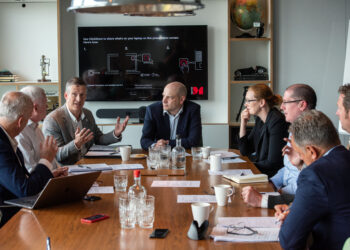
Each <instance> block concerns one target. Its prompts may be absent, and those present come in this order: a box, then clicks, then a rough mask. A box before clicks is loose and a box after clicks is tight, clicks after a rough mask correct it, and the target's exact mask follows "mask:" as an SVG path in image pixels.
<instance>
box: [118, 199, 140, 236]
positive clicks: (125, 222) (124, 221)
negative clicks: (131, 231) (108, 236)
mask: <svg viewBox="0 0 350 250" xmlns="http://www.w3.org/2000/svg"><path fill="white" fill-rule="evenodd" d="M137 203H138V202H137V200H136V198H133V197H128V195H126V194H125V195H122V196H120V197H119V220H120V226H121V228H126V229H127V228H134V227H135V224H136V211H137Z"/></svg>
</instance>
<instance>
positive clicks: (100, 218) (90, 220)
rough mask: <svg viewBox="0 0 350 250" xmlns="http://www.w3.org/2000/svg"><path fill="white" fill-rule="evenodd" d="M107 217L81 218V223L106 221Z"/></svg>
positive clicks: (97, 215)
mask: <svg viewBox="0 0 350 250" xmlns="http://www.w3.org/2000/svg"><path fill="white" fill-rule="evenodd" d="M108 218H109V216H108V215H105V214H95V215H92V216H89V217H85V218H81V219H80V221H81V223H94V222H96V221H100V220H105V219H108Z"/></svg>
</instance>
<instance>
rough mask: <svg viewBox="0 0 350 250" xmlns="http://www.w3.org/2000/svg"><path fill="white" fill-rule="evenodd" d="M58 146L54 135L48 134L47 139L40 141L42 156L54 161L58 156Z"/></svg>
mask: <svg viewBox="0 0 350 250" xmlns="http://www.w3.org/2000/svg"><path fill="white" fill-rule="evenodd" d="M57 150H58V147H57V143H56V140H55V139H54V138H53V136H47V137H46V138H45V140H44V141H43V142H42V143H40V158H42V159H46V160H48V161H49V162H52V161H53V159H54V158H55V156H56V153H57Z"/></svg>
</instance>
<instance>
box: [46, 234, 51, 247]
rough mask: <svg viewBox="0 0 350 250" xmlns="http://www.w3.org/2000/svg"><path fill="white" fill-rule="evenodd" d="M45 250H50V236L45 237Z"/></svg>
mask: <svg viewBox="0 0 350 250" xmlns="http://www.w3.org/2000/svg"><path fill="white" fill-rule="evenodd" d="M46 250H51V242H50V237H47V238H46Z"/></svg>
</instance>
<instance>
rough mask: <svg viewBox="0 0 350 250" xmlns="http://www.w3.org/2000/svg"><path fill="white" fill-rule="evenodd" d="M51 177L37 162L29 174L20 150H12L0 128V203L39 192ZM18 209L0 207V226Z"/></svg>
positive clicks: (45, 168)
mask: <svg viewBox="0 0 350 250" xmlns="http://www.w3.org/2000/svg"><path fill="white" fill-rule="evenodd" d="M17 156H18V157H17ZM52 177H53V176H52V174H51V171H50V170H49V169H48V168H47V167H46V166H45V165H43V164H38V165H37V166H36V167H35V168H34V170H33V171H32V173H31V174H29V172H28V171H27V169H26V168H25V165H24V160H23V155H22V153H21V151H20V150H19V149H17V154H16V153H15V152H14V151H13V148H12V146H11V143H10V141H9V139H8V137H7V135H6V134H5V132H4V131H3V129H2V128H0V204H2V205H3V202H4V201H5V200H9V199H15V198H19V197H25V196H31V195H35V194H37V193H39V192H40V191H41V190H42V189H43V187H44V186H45V185H46V183H47V181H48V180H49V179H50V178H52ZM18 210H19V209H18V208H1V211H2V213H3V217H2V219H1V222H0V226H2V225H4V224H5V223H6V221H8V220H9V219H10V218H11V217H12V216H13V215H14V214H15V213H16V212H17V211H18Z"/></svg>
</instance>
